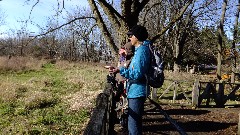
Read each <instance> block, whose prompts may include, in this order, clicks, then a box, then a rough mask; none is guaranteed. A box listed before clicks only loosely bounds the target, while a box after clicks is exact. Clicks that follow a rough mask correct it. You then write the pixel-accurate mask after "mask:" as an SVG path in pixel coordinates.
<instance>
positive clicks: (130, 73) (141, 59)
mask: <svg viewBox="0 0 240 135" xmlns="http://www.w3.org/2000/svg"><path fill="white" fill-rule="evenodd" d="M148 44H150V42H149V41H144V42H143V44H142V45H140V46H139V47H136V48H135V52H134V56H133V58H132V60H131V63H130V65H129V67H128V68H125V67H121V68H120V74H121V76H123V77H125V78H126V79H128V83H127V91H128V93H127V94H128V98H137V97H146V96H147V95H149V86H148V85H147V84H146V81H145V82H142V81H141V80H144V79H145V75H146V73H147V71H148V69H149V65H150V50H149V47H148ZM131 82H134V83H131Z"/></svg>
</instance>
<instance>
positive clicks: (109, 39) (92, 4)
mask: <svg viewBox="0 0 240 135" xmlns="http://www.w3.org/2000/svg"><path fill="white" fill-rule="evenodd" d="M88 2H89V5H90V7H91V9H92V11H93V13H94V16H95V17H96V21H97V24H98V27H99V28H100V29H101V31H102V33H103V35H104V38H105V39H106V41H107V44H108V45H109V46H110V48H111V49H112V50H113V51H114V53H115V55H116V54H117V52H118V48H117V46H116V45H115V44H114V41H113V38H112V36H111V34H110V33H109V31H108V30H107V27H106V25H105V23H104V21H103V19H102V17H101V14H100V12H99V10H98V8H97V5H96V3H95V1H94V0H88Z"/></svg>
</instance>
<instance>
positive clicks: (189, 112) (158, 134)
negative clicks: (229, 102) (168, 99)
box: [116, 102, 240, 135]
mask: <svg viewBox="0 0 240 135" xmlns="http://www.w3.org/2000/svg"><path fill="white" fill-rule="evenodd" d="M161 107H162V108H163V109H164V110H165V111H166V113H167V114H168V115H169V116H170V117H171V118H172V119H173V120H175V121H176V122H177V124H178V125H179V126H180V127H181V128H182V129H183V130H184V131H185V132H186V133H187V134H188V135H236V134H237V130H238V129H237V128H238V120H239V116H238V114H239V113H240V108H197V109H192V108H190V107H183V106H171V105H161ZM116 127H117V128H116V129H117V130H116V131H117V135H127V133H126V132H122V130H120V128H119V125H117V126H116ZM143 135H179V133H178V132H177V131H176V129H175V128H174V127H173V126H172V125H171V124H170V123H169V122H168V121H166V119H165V117H164V116H163V115H162V114H161V113H160V112H159V111H158V109H157V108H156V107H155V106H154V105H152V104H150V103H149V102H147V103H146V106H145V114H144V116H143Z"/></svg>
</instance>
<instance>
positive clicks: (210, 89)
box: [152, 80, 240, 107]
mask: <svg viewBox="0 0 240 135" xmlns="http://www.w3.org/2000/svg"><path fill="white" fill-rule="evenodd" d="M167 81H170V85H168V87H167V88H166V89H165V90H164V91H163V92H162V93H161V94H160V96H157V91H156V90H153V91H152V92H153V93H152V97H155V98H156V97H158V100H160V99H162V98H163V97H164V96H165V95H166V94H167V93H169V92H170V90H173V92H172V93H173V95H172V100H171V101H172V102H173V103H175V101H176V98H177V97H178V96H179V94H181V95H182V96H183V97H184V98H185V101H186V102H187V103H188V104H189V105H192V106H194V107H197V106H200V105H201V104H203V102H202V101H203V100H204V99H205V100H206V106H209V103H210V100H213V101H214V102H215V104H216V106H217V107H223V106H224V104H226V102H227V101H228V100H229V99H233V98H235V93H236V92H237V91H238V90H239V89H240V83H229V82H220V83H217V82H203V81H199V80H195V81H194V82H188V83H192V84H193V87H192V88H191V89H190V90H186V89H185V88H184V87H183V85H182V84H183V82H186V81H175V80H167ZM226 87H228V89H229V90H226ZM226 91H228V93H226ZM187 92H188V93H187ZM189 92H191V95H189Z"/></svg>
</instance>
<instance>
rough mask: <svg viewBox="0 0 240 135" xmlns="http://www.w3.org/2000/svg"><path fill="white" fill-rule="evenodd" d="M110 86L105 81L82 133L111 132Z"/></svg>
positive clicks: (97, 134) (91, 134) (106, 134)
mask: <svg viewBox="0 0 240 135" xmlns="http://www.w3.org/2000/svg"><path fill="white" fill-rule="evenodd" d="M111 88H112V86H111V84H109V83H107V85H106V87H105V90H104V91H103V93H100V94H99V95H98V97H97V100H96V107H95V108H94V110H93V113H92V114H91V117H90V120H89V122H88V124H87V127H86V129H85V130H84V133H83V135H110V134H112V132H113V130H114V129H113V128H114V127H113V125H114V124H113V120H112V119H111V118H113V117H111V115H113V114H112V90H111Z"/></svg>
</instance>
